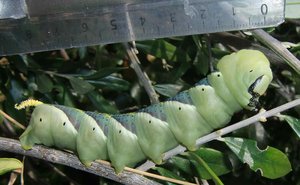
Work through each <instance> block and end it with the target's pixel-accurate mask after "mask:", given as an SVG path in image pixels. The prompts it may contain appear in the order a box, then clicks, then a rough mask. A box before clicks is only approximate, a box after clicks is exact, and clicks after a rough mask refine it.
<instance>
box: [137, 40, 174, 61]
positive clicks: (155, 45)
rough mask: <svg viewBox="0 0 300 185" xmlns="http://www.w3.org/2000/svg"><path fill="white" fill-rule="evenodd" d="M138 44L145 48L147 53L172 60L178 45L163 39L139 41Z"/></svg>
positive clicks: (139, 46)
mask: <svg viewBox="0 0 300 185" xmlns="http://www.w3.org/2000/svg"><path fill="white" fill-rule="evenodd" d="M136 46H137V47H138V49H141V50H144V51H145V53H148V54H151V55H153V56H155V57H158V58H164V59H166V60H171V59H172V58H173V56H174V54H175V51H176V46H174V45H172V44H171V43H169V42H167V41H165V40H163V39H156V40H149V41H143V42H138V43H136Z"/></svg>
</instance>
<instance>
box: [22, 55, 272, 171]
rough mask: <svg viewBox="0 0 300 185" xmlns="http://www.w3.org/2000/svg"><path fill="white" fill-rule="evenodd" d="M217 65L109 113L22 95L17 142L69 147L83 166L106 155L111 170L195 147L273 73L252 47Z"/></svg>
mask: <svg viewBox="0 0 300 185" xmlns="http://www.w3.org/2000/svg"><path fill="white" fill-rule="evenodd" d="M217 69H218V72H213V73H211V74H209V75H208V77H207V78H206V79H205V81H206V83H198V84H196V85H195V87H193V88H191V89H189V90H186V91H183V92H181V93H179V94H178V95H176V96H175V97H173V98H171V99H169V100H167V101H166V102H162V103H159V104H155V105H151V106H149V107H147V108H144V109H141V110H139V111H138V112H134V113H128V114H119V115H109V114H103V113H94V112H84V111H81V110H78V109H75V108H70V107H65V106H60V105H50V104H43V103H41V102H38V101H35V100H29V101H25V102H23V103H21V104H20V105H19V106H17V107H18V108H24V107H25V106H30V105H34V106H36V107H35V109H34V111H33V113H32V117H31V120H30V123H29V126H28V127H27V129H26V130H25V132H24V133H23V134H22V135H21V137H20V141H21V144H22V147H23V148H24V149H26V150H28V149H30V148H32V147H33V145H34V144H43V145H46V146H56V147H58V148H62V149H69V150H72V151H75V152H76V153H77V154H78V156H79V158H80V160H81V161H82V163H83V164H85V165H87V166H89V165H90V164H91V162H92V161H94V160H96V159H102V160H110V161H111V163H112V165H113V167H114V168H115V170H116V172H117V173H119V172H121V171H122V170H123V169H124V167H125V166H129V167H132V166H134V165H136V164H137V163H138V162H140V161H142V160H144V159H146V158H149V159H151V160H152V161H154V162H155V163H157V164H160V163H162V157H163V153H164V152H166V151H168V150H170V149H172V148H174V147H176V146H177V145H178V144H181V145H184V146H186V147H187V148H188V150H191V151H193V150H196V139H197V138H199V137H201V136H203V135H206V134H208V133H210V132H211V131H212V130H214V129H216V128H220V127H223V126H224V125H225V124H227V123H228V122H229V121H230V119H231V117H232V115H233V114H234V113H235V112H237V111H239V110H241V109H242V108H245V109H249V110H253V109H256V107H257V105H258V98H259V96H261V95H262V94H263V93H264V92H265V91H266V89H267V87H268V86H269V84H270V82H271V80H272V78H273V77H272V71H271V69H270V64H269V61H268V59H267V58H266V57H265V55H264V54H262V53H261V52H259V51H256V50H241V51H239V52H236V53H232V54H231V55H227V56H224V57H223V58H222V59H221V60H220V61H219V62H218V64H217ZM202 82H203V81H202Z"/></svg>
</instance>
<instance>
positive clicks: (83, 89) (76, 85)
mask: <svg viewBox="0 0 300 185" xmlns="http://www.w3.org/2000/svg"><path fill="white" fill-rule="evenodd" d="M69 81H70V83H71V85H72V87H73V89H74V91H76V92H77V93H79V94H85V93H88V92H90V91H92V90H94V88H95V87H94V86H93V85H91V84H90V83H89V82H87V81H85V80H83V79H80V78H75V77H70V78H69Z"/></svg>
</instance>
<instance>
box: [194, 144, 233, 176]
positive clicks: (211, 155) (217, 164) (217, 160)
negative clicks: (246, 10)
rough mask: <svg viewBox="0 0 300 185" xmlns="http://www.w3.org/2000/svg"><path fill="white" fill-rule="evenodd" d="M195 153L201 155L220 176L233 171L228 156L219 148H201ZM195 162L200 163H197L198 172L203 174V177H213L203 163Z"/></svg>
mask: <svg viewBox="0 0 300 185" xmlns="http://www.w3.org/2000/svg"><path fill="white" fill-rule="evenodd" d="M194 153H195V154H197V155H198V156H199V157H201V158H202V159H203V160H204V161H205V162H206V164H207V165H208V166H209V167H210V168H211V169H212V170H213V172H214V173H215V174H216V175H218V176H220V175H224V174H226V173H229V172H230V171H231V167H230V165H229V164H230V163H229V161H226V159H227V158H226V156H225V155H224V154H223V153H222V152H220V151H218V150H214V149H211V148H200V149H199V150H197V151H195V152H194ZM195 164H198V165H196V169H197V171H198V173H200V174H201V178H203V179H211V178H212V177H211V175H210V174H209V173H208V172H207V170H206V169H205V168H204V167H203V166H202V165H199V163H194V165H195Z"/></svg>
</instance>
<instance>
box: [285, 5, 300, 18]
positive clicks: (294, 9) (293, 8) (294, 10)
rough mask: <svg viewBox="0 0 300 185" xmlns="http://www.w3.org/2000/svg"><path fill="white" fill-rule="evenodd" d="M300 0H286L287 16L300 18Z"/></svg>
mask: <svg viewBox="0 0 300 185" xmlns="http://www.w3.org/2000/svg"><path fill="white" fill-rule="evenodd" d="M299 10H300V0H286V3H285V18H290V19H299V18H300V11H299Z"/></svg>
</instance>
